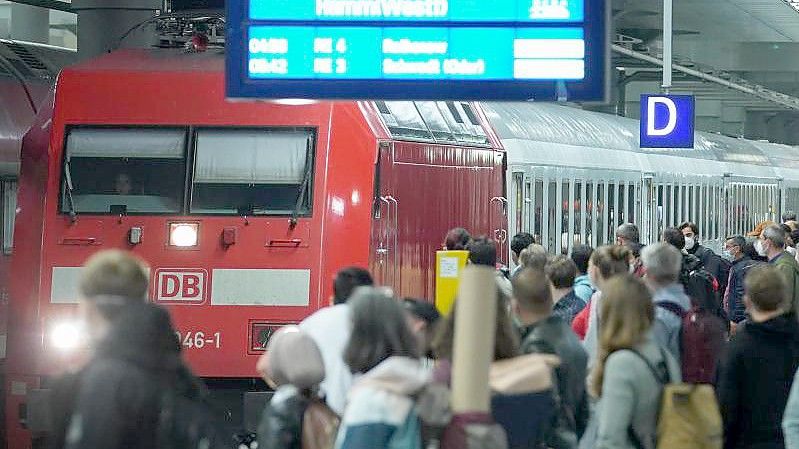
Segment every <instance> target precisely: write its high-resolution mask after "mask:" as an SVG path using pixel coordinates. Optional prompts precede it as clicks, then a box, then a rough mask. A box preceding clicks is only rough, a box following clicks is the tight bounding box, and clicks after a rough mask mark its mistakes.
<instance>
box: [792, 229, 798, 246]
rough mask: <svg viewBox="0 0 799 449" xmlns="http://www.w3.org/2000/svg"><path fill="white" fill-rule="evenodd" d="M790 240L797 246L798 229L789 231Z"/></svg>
mask: <svg viewBox="0 0 799 449" xmlns="http://www.w3.org/2000/svg"><path fill="white" fill-rule="evenodd" d="M791 240H793V243H794V244H796V245H799V229H794V230H793V231H791Z"/></svg>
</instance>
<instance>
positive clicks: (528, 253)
mask: <svg viewBox="0 0 799 449" xmlns="http://www.w3.org/2000/svg"><path fill="white" fill-rule="evenodd" d="M548 260H549V255H548V254H547V250H546V249H544V247H543V246H541V245H539V244H537V243H533V244H532V245H530V246H528V247H527V248H525V249H523V250H522V252H521V253H519V264H520V265H521V266H523V267H525V268H533V269H536V270H543V269H544V267H545V266H546V264H547V261H548Z"/></svg>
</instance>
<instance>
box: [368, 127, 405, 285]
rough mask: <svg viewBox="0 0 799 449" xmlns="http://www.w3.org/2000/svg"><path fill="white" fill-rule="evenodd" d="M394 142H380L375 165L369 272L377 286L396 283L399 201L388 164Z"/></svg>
mask: <svg viewBox="0 0 799 449" xmlns="http://www.w3.org/2000/svg"><path fill="white" fill-rule="evenodd" d="M392 152H393V144H392V143H390V142H382V143H380V146H379V151H378V154H377V162H376V166H375V192H374V200H373V201H374V205H373V214H374V216H373V219H374V224H373V231H372V232H373V234H374V238H373V239H372V242H373V251H374V258H373V266H372V274H373V275H374V277H375V282H376V283H377V284H378V285H387V286H394V285H398V282H397V281H398V279H397V276H398V275H397V270H398V268H399V262H398V260H397V259H398V257H399V253H398V248H397V247H398V246H399V241H398V232H397V227H398V224H399V220H398V214H399V201H398V200H397V199H396V198H395V197H394V196H393V195H392V193H393V189H392V186H393V180H392V174H393V173H392V170H390V169H386V167H391V165H392V163H393V159H392Z"/></svg>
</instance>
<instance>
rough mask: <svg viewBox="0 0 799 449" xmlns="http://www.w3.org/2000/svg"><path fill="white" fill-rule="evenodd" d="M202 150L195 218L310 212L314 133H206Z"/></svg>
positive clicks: (200, 139) (203, 132)
mask: <svg viewBox="0 0 799 449" xmlns="http://www.w3.org/2000/svg"><path fill="white" fill-rule="evenodd" d="M196 147H197V153H196V156H195V161H194V188H193V193H192V198H191V212H192V213H201V214H241V215H259V214H273V215H306V214H308V213H309V212H310V196H311V195H310V192H311V185H310V182H311V173H312V171H313V170H312V167H313V157H312V148H313V133H311V132H310V131H308V130H290V131H283V130H270V131H264V130H261V129H205V130H200V131H197V144H196Z"/></svg>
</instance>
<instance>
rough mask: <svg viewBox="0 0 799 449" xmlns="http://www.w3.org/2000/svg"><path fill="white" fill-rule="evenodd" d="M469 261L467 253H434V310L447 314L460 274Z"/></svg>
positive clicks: (456, 290)
mask: <svg viewBox="0 0 799 449" xmlns="http://www.w3.org/2000/svg"><path fill="white" fill-rule="evenodd" d="M468 260H469V251H437V252H436V308H437V309H438V311H439V312H441V314H442V315H447V314H449V311H450V310H451V309H452V305H453V304H454V303H455V296H457V294H458V284H459V283H460V278H461V272H462V271H463V267H465V266H466V262H467V261H468Z"/></svg>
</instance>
